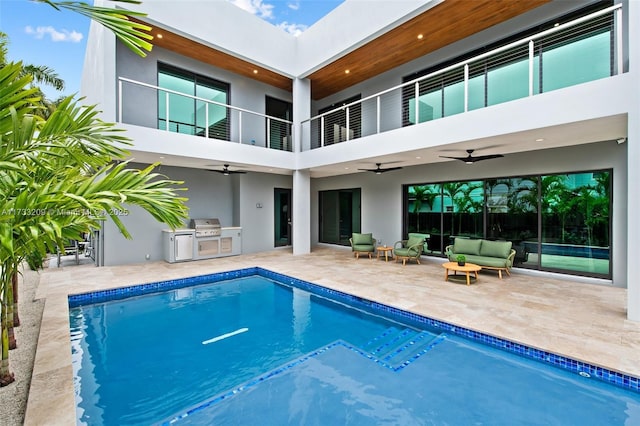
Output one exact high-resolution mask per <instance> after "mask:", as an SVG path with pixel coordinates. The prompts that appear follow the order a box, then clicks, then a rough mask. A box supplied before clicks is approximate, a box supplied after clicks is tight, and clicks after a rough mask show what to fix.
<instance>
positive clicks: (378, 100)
mask: <svg viewBox="0 0 640 426" xmlns="http://www.w3.org/2000/svg"><path fill="white" fill-rule="evenodd" d="M376 133H380V96H377V97H376Z"/></svg>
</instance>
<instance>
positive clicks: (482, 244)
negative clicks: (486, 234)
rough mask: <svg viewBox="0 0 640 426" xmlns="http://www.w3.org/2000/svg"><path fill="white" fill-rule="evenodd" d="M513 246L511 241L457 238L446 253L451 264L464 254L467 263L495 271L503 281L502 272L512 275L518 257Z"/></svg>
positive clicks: (447, 248)
mask: <svg viewBox="0 0 640 426" xmlns="http://www.w3.org/2000/svg"><path fill="white" fill-rule="evenodd" d="M511 245H512V243H511V241H489V240H481V239H470V238H456V239H455V240H454V243H453V244H452V245H449V246H447V247H446V249H445V253H446V254H447V257H448V258H449V260H450V261H451V262H456V257H457V256H458V255H460V254H462V255H464V256H465V258H466V259H465V261H466V262H469V263H474V264H476V265H480V266H482V269H495V270H497V271H498V275H499V276H500V279H502V271H505V272H506V273H507V275H511V272H510V269H511V267H512V266H513V258H514V257H515V255H516V251H515V250H514V249H512V248H511Z"/></svg>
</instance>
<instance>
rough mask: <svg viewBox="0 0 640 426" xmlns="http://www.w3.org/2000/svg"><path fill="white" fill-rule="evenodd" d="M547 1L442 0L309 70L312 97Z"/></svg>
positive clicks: (379, 72) (337, 90)
mask: <svg viewBox="0 0 640 426" xmlns="http://www.w3.org/2000/svg"><path fill="white" fill-rule="evenodd" d="M549 1H550V0H473V1H470V0H446V1H444V2H442V3H440V4H438V5H437V6H434V7H433V8H431V9H429V10H427V11H425V12H424V13H422V14H420V15H418V16H416V17H415V18H413V19H411V20H409V21H407V22H405V23H403V24H401V25H399V26H398V27H396V28H394V29H392V30H390V31H388V32H387V33H385V34H383V35H381V36H380V37H377V38H375V39H374V40H371V41H370V42H368V43H367V44H365V45H363V46H361V47H359V48H358V49H356V50H354V51H353V52H350V53H348V54H347V55H345V56H342V57H341V58H339V59H337V60H335V61H333V62H332V63H330V64H328V65H326V66H324V67H323V68H321V69H319V70H317V71H315V72H313V73H312V74H310V75H309V76H308V78H309V79H310V80H311V94H312V97H313V99H316V100H317V99H322V98H325V97H326V96H329V95H332V94H334V93H337V92H340V91H341V90H344V89H347V88H349V87H351V86H353V85H355V84H357V83H360V82H362V81H365V80H367V79H369V78H372V77H375V76H376V75H379V74H382V73H383V72H386V71H389V70H391V69H393V68H396V67H398V66H400V65H402V64H405V63H407V62H410V61H412V60H414V59H417V58H420V57H422V56H424V55H426V54H428V53H431V52H433V51H436V50H438V49H440V48H442V47H445V46H447V45H449V44H451V43H454V42H456V41H459V40H462V39H464V38H466V37H469V36H471V35H473V34H475V33H478V32H480V31H483V30H485V29H487V28H489V27H492V26H494V25H497V24H499V23H501V22H504V21H507V20H509V19H511V18H514V17H516V16H518V15H521V14H523V13H525V12H528V11H530V10H532V9H535V8H536V7H539V6H541V5H543V4H545V3H548V2H549ZM419 34H422V35H423V37H422V39H418V35H419ZM425 65H426V64H425Z"/></svg>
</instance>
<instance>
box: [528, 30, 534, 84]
mask: <svg viewBox="0 0 640 426" xmlns="http://www.w3.org/2000/svg"><path fill="white" fill-rule="evenodd" d="M534 49H535V47H534V45H533V40H529V96H533V69H534V68H533V64H534V60H535V55H534V52H535V51H534Z"/></svg>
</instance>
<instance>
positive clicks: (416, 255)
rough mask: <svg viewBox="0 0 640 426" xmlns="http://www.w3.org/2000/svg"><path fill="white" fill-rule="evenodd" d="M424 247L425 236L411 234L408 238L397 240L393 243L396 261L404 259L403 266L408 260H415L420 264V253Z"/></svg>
mask: <svg viewBox="0 0 640 426" xmlns="http://www.w3.org/2000/svg"><path fill="white" fill-rule="evenodd" d="M423 247H424V238H422V237H417V236H411V237H409V239H408V240H400V241H396V243H395V244H394V245H393V255H394V256H395V258H396V262H398V261H399V260H402V266H404V265H405V264H406V263H407V260H411V259H413V260H415V261H416V262H417V263H418V265H419V264H420V255H421V254H422V249H423Z"/></svg>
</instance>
